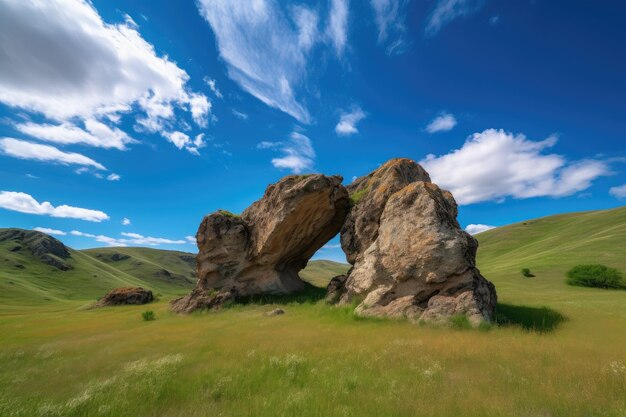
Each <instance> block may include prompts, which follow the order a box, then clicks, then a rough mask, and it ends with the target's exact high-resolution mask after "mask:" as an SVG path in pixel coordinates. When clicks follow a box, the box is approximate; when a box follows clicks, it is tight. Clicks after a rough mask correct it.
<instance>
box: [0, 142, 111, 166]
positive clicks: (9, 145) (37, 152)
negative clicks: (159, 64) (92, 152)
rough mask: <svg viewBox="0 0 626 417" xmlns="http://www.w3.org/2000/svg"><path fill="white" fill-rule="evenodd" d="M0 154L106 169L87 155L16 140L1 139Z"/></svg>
mask: <svg viewBox="0 0 626 417" xmlns="http://www.w3.org/2000/svg"><path fill="white" fill-rule="evenodd" d="M0 152H2V153H3V154H5V155H7V156H11V157H14V158H19V159H30V160H35V161H42V162H54V163H59V164H65V165H67V164H72V165H83V166H90V167H93V168H96V169H100V170H106V168H105V167H104V166H103V165H102V164H100V163H98V162H96V161H94V160H93V159H91V158H88V157H86V156H85V155H82V154H79V153H75V152H63V151H61V150H59V149H57V148H55V147H54V146H49V145H41V144H38V143H32V142H27V141H24V140H19V139H14V138H2V139H0Z"/></svg>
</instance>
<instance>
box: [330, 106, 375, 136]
mask: <svg viewBox="0 0 626 417" xmlns="http://www.w3.org/2000/svg"><path fill="white" fill-rule="evenodd" d="M366 116H367V115H366V114H365V112H364V111H363V110H361V108H360V107H355V108H354V109H353V110H352V111H351V112H348V113H346V112H342V113H341V115H340V116H339V122H338V123H337V126H335V132H336V133H337V134H338V135H339V136H350V135H354V134H355V133H359V130H358V129H357V127H356V125H357V123H358V122H360V121H361V120H363V119H365V117H366Z"/></svg>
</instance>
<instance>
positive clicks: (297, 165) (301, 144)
mask: <svg viewBox="0 0 626 417" xmlns="http://www.w3.org/2000/svg"><path fill="white" fill-rule="evenodd" d="M257 148H258V149H273V150H275V151H278V152H281V153H283V156H281V157H280V158H273V159H272V165H274V167H276V168H279V169H288V170H291V172H293V173H295V174H299V173H300V172H303V171H308V170H311V169H313V165H314V163H315V151H314V150H313V145H312V144H311V140H310V139H309V138H308V137H306V136H304V135H303V134H301V133H298V132H292V133H291V134H290V135H289V140H288V141H286V142H268V141H263V142H260V143H259V144H258V145H257Z"/></svg>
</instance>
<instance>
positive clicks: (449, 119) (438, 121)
mask: <svg viewBox="0 0 626 417" xmlns="http://www.w3.org/2000/svg"><path fill="white" fill-rule="evenodd" d="M454 126H456V118H455V117H454V115H452V114H450V113H441V114H440V115H439V116H437V117H435V118H434V119H433V120H432V121H431V122H430V123H429V124H428V126H426V131H427V132H428V133H437V132H447V131H449V130H452V129H453V128H454Z"/></svg>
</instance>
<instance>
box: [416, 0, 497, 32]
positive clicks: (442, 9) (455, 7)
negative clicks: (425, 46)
mask: <svg viewBox="0 0 626 417" xmlns="http://www.w3.org/2000/svg"><path fill="white" fill-rule="evenodd" d="M484 2H485V0H438V1H437V5H436V6H435V8H434V10H433V11H432V13H431V14H430V16H429V17H428V22H427V24H426V30H425V31H426V35H428V36H434V35H436V34H437V33H438V32H439V31H440V30H441V28H443V27H444V26H445V25H447V24H448V23H450V22H452V21H453V20H455V19H458V18H459V17H464V16H468V15H470V14H472V13H474V12H476V11H477V10H479V9H480V8H481V7H482V6H483V4H484Z"/></svg>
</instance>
